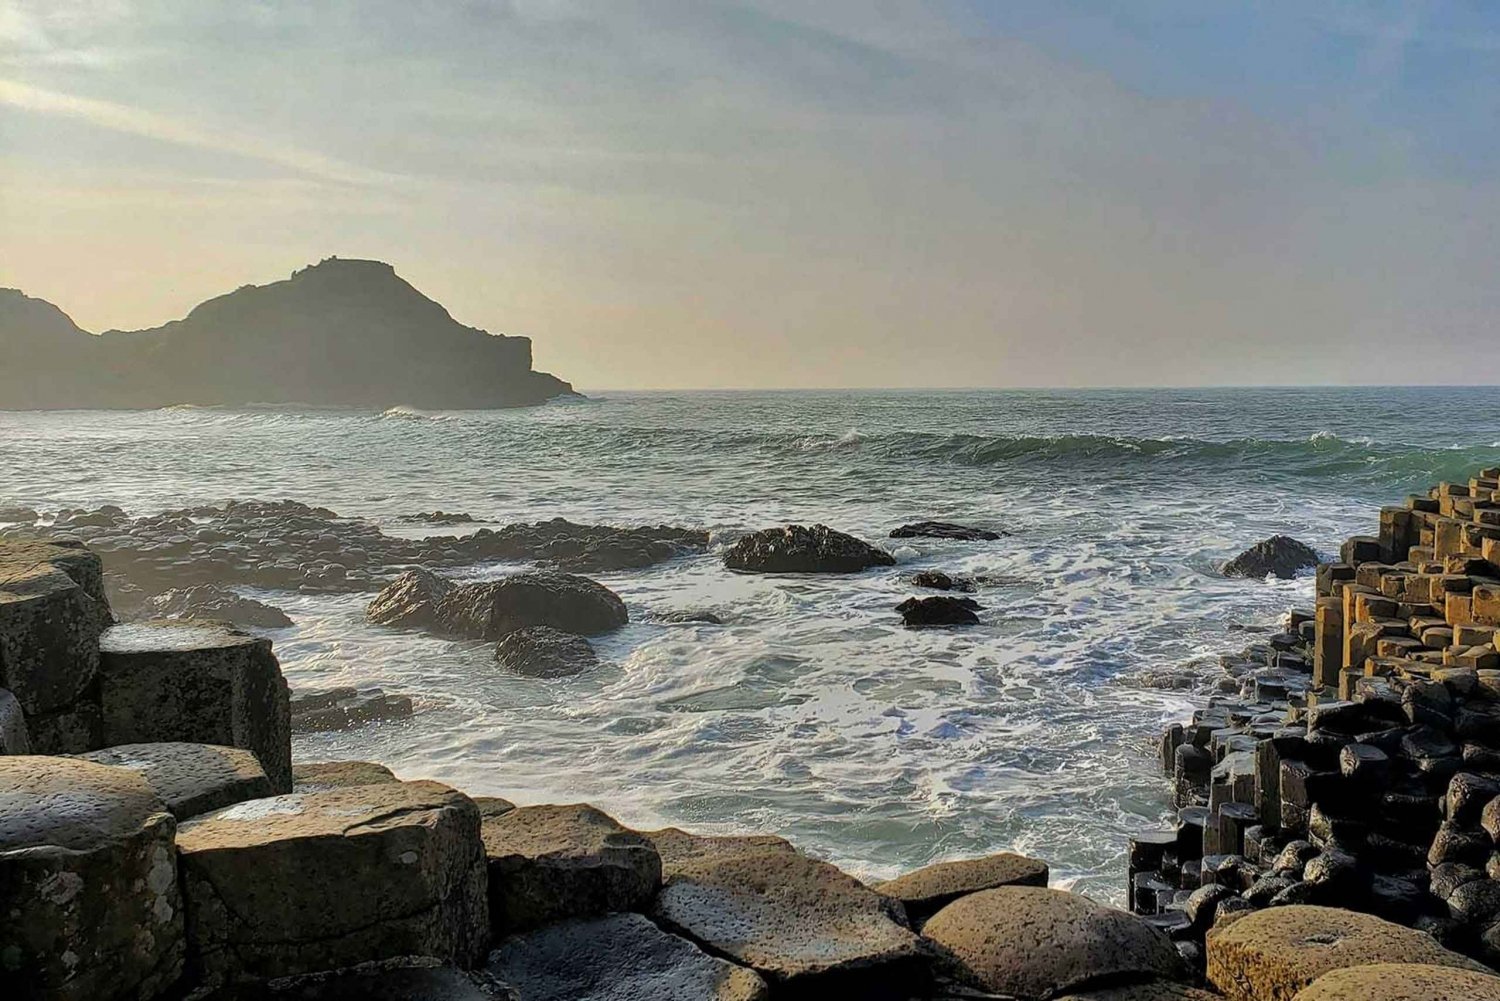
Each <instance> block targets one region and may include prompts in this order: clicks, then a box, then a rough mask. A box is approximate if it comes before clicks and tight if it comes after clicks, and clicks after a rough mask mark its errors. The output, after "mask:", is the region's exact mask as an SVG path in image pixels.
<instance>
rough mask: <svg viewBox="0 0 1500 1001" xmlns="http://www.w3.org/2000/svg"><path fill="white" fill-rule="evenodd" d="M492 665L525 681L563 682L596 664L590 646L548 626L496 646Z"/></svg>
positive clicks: (531, 628)
mask: <svg viewBox="0 0 1500 1001" xmlns="http://www.w3.org/2000/svg"><path fill="white" fill-rule="evenodd" d="M495 662H496V663H497V664H499V665H500V666H501V667H504V668H506V669H507V670H510V671H514V672H515V673H517V674H522V675H525V676H526V677H528V678H562V677H567V676H568V675H570V674H577V673H579V672H580V671H585V670H587V669H588V668H590V667H593V666H594V665H595V664H597V663H598V662H599V655H598V654H596V653H595V652H594V647H593V644H591V643H590V642H589V641H588V640H586V639H584V638H583V637H582V636H575V635H573V634H572V633H565V632H563V631H562V630H561V629H553V628H552V627H551V626H527V627H526V628H524V629H517V630H516V631H515V632H513V633H511V634H509V635H508V636H506V637H505V638H504V639H502V640H501V641H500V642H499V643H498V644H496V646H495Z"/></svg>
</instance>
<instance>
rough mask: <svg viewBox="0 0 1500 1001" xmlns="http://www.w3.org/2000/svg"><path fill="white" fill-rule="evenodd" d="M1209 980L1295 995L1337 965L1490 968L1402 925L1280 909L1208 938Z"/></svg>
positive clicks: (1245, 997)
mask: <svg viewBox="0 0 1500 1001" xmlns="http://www.w3.org/2000/svg"><path fill="white" fill-rule="evenodd" d="M1207 945H1208V950H1207V951H1208V974H1207V975H1208V979H1209V981H1210V982H1211V983H1212V984H1213V985H1214V986H1215V987H1217V988H1218V989H1219V990H1220V991H1222V992H1223V993H1224V995H1225V996H1226V997H1228V998H1230V999H1232V1001H1291V999H1292V998H1293V997H1294V996H1295V995H1296V994H1297V992H1298V991H1300V990H1302V989H1303V988H1304V987H1306V986H1307V985H1308V984H1310V983H1312V982H1313V981H1314V980H1316V979H1318V978H1319V977H1320V976H1322V975H1323V974H1325V973H1327V972H1329V971H1330V970H1337V969H1342V968H1345V967H1351V966H1363V965H1365V964H1368V963H1371V962H1402V963H1429V964H1433V965H1437V966H1452V967H1456V968H1458V969H1466V970H1483V967H1481V966H1479V964H1477V963H1475V962H1473V961H1472V960H1470V959H1467V958H1465V957H1464V956H1461V955H1459V954H1457V953H1454V952H1449V951H1448V950H1447V949H1444V948H1443V947H1442V946H1440V945H1438V944H1437V943H1436V942H1435V941H1433V940H1432V938H1431V937H1430V936H1428V935H1425V934H1423V933H1422V932H1419V931H1414V930H1412V929H1410V928H1403V927H1402V926H1401V925H1397V924H1392V923H1391V922H1389V921H1383V920H1381V919H1380V918H1377V917H1375V916H1373V915H1370V914H1360V913H1358V912H1355V911H1346V910H1341V909H1338V908H1333V907H1308V906H1292V907H1273V908H1270V909H1268V910H1264V911H1257V912H1256V913H1254V914H1252V915H1250V916H1249V917H1246V918H1242V919H1241V920H1239V921H1236V922H1235V923H1234V924H1232V925H1230V926H1229V927H1227V928H1224V929H1221V930H1218V931H1214V932H1211V933H1210V934H1209V936H1208V943H1207Z"/></svg>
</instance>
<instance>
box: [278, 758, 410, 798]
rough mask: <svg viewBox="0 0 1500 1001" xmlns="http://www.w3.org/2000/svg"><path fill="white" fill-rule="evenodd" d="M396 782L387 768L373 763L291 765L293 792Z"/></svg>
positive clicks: (317, 762)
mask: <svg viewBox="0 0 1500 1001" xmlns="http://www.w3.org/2000/svg"><path fill="white" fill-rule="evenodd" d="M399 781H400V779H398V778H396V776H395V774H394V773H393V772H392V771H391V770H390V769H389V768H387V767H386V766H385V765H381V764H376V763H375V762H373V761H316V762H298V763H297V764H294V765H292V791H293V792H322V791H324V790H327V789H344V788H347V787H349V786H375V785H385V784H386V783H390V782H399Z"/></svg>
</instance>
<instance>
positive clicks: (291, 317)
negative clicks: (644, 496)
mask: <svg viewBox="0 0 1500 1001" xmlns="http://www.w3.org/2000/svg"><path fill="white" fill-rule="evenodd" d="M571 392H572V387H571V386H569V385H568V384H567V383H566V382H563V381H562V380H560V379H558V378H556V377H554V376H552V375H548V374H547V373H545V372H536V371H533V370H532V367H531V340H530V338H527V337H513V336H504V335H499V334H490V333H487V332H485V331H483V330H480V329H477V328H475V327H467V326H464V325H463V324H461V323H458V322H457V321H456V320H454V319H453V317H452V316H450V315H449V314H448V311H447V310H446V309H444V308H443V307H442V306H441V305H439V304H438V303H436V302H434V301H433V300H431V299H429V298H427V297H426V296H424V295H423V294H422V293H420V292H418V291H417V290H416V289H415V288H413V287H412V286H411V285H409V284H408V283H407V282H405V281H403V280H402V279H401V278H400V277H399V276H398V275H397V274H396V272H395V269H393V268H392V267H391V266H390V265H389V264H386V263H383V262H381V261H362V260H351V259H341V258H336V257H335V258H329V259H327V260H324V261H322V262H321V263H319V264H315V265H311V266H309V267H306V268H303V269H302V270H300V271H298V272H296V273H294V274H293V275H292V276H291V277H290V278H289V279H287V280H285V281H279V282H273V283H271V284H269V285H245V286H242V287H241V288H238V289H236V290H235V291H233V292H230V293H228V294H226V295H221V296H218V297H216V298H213V299H210V300H208V301H207V302H204V303H201V304H199V305H198V306H195V307H194V308H193V309H192V310H191V311H190V312H189V313H188V314H187V316H185V317H183V318H182V319H180V320H173V321H172V322H171V323H167V324H163V325H162V326H160V327H154V328H151V329H149V330H133V331H123V330H110V331H106V332H104V333H103V334H99V335H95V334H91V333H88V332H87V331H84V330H82V329H80V328H79V327H78V326H77V325H76V324H75V323H74V322H73V321H72V320H71V319H69V317H68V316H67V314H65V313H64V312H63V311H62V310H60V309H59V308H57V307H56V306H54V305H53V304H52V303H49V302H47V301H45V300H42V299H35V298H31V297H29V296H27V295H25V294H23V293H22V292H20V291H18V290H16V289H0V410H55V409H80V408H84V409H142V408H155V407H164V406H172V405H176V404H196V405H227V406H242V405H249V404H284V405H289V404H304V405H311V406H349V407H374V408H378V409H382V410H383V409H386V408H388V407H393V406H398V405H405V406H412V407H424V408H430V409H466V408H493V407H516V406H529V405H532V404H536V403H542V402H544V401H546V400H549V399H552V398H554V397H557V396H562V395H566V394H569V393H571Z"/></svg>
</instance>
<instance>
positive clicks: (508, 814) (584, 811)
mask: <svg viewBox="0 0 1500 1001" xmlns="http://www.w3.org/2000/svg"><path fill="white" fill-rule="evenodd" d="M499 802H500V803H504V801H503V800H502V801H499ZM506 805H508V804H506ZM485 812H486V816H485V817H484V821H483V837H484V852H485V856H486V858H487V859H488V862H489V894H490V920H491V924H492V926H493V928H494V929H495V933H496V934H497V935H499V934H506V933H509V932H513V931H518V930H522V929H526V928H534V927H536V926H538V925H542V924H546V923H547V922H549V921H558V920H561V919H563V918H577V917H590V916H592V915H595V914H604V913H607V912H610V911H631V910H639V909H641V908H643V907H645V906H646V905H647V904H648V903H649V902H650V901H651V898H652V896H653V895H654V894H655V893H656V890H657V887H659V886H660V885H661V858H660V857H659V856H658V855H657V853H656V847H655V846H654V845H653V844H652V843H651V841H650V840H649V839H648V838H646V837H645V836H644V835H641V834H638V833H636V832H635V831H630V830H626V829H625V828H624V827H622V826H620V824H619V823H618V822H617V821H616V820H615V819H614V818H613V817H611V816H609V815H608V814H606V813H604V812H602V811H600V810H596V809H594V808H593V807H591V806H586V805H584V804H581V803H578V804H570V805H564V806H522V807H514V808H510V809H505V808H504V807H500V808H498V809H489V810H486V811H485Z"/></svg>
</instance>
